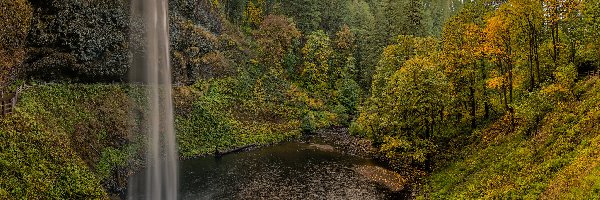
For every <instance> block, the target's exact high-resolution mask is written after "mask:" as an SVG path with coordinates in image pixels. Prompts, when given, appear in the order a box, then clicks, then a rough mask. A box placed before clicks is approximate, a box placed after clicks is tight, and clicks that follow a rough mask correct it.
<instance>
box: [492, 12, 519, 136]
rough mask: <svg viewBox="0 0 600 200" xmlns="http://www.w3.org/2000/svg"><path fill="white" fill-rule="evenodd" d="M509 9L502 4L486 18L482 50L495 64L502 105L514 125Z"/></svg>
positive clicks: (511, 38)
mask: <svg viewBox="0 0 600 200" xmlns="http://www.w3.org/2000/svg"><path fill="white" fill-rule="evenodd" d="M510 14H511V10H510V9H509V5H508V4H503V5H502V6H500V8H499V9H498V10H497V11H495V12H494V13H493V14H492V15H491V17H489V18H488V19H487V20H486V27H485V29H484V33H485V36H486V37H485V45H484V52H485V54H486V55H488V56H489V58H490V59H491V60H492V62H494V63H495V64H496V66H497V67H498V70H499V72H500V73H499V76H498V77H495V79H493V80H496V81H499V82H500V84H495V85H500V87H501V90H502V93H501V94H502V97H503V103H504V107H505V109H506V110H507V111H509V112H510V114H511V115H510V116H511V121H512V124H513V127H514V110H513V109H512V107H511V106H510V104H511V103H512V101H513V82H514V80H513V66H514V63H513V56H514V55H513V54H514V52H513V35H512V34H513V32H514V30H513V29H514V28H515V23H514V21H513V18H511V17H510Z"/></svg>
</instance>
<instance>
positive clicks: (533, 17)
mask: <svg viewBox="0 0 600 200" xmlns="http://www.w3.org/2000/svg"><path fill="white" fill-rule="evenodd" d="M509 6H510V10H511V13H512V18H513V19H514V20H515V22H516V25H518V29H517V33H516V34H517V35H518V38H523V39H521V40H519V42H520V43H521V45H520V46H525V47H526V51H527V53H526V54H527V68H528V71H529V90H530V91H531V90H533V88H534V87H537V85H539V83H540V81H541V79H542V78H541V74H540V54H539V46H540V44H539V43H540V35H541V28H542V26H543V19H544V13H543V12H544V10H543V7H542V2H540V1H532V0H510V1H509Z"/></svg>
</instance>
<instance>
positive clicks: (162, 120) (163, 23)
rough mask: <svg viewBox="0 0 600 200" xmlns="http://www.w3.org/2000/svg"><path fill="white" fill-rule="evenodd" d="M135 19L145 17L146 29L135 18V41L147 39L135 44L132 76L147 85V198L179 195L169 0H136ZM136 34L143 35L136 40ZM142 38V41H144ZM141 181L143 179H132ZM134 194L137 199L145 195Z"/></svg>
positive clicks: (134, 2)
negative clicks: (170, 57) (169, 30)
mask: <svg viewBox="0 0 600 200" xmlns="http://www.w3.org/2000/svg"><path fill="white" fill-rule="evenodd" d="M131 6H132V19H136V18H137V19H139V20H141V21H143V22H142V23H141V24H142V25H141V26H143V31H142V32H143V33H141V34H139V35H140V37H138V35H136V32H139V31H140V30H136V28H140V27H139V26H138V27H136V25H135V24H136V23H134V21H135V20H132V26H131V32H132V43H136V42H139V43H143V44H144V46H142V47H140V48H141V49H143V50H141V53H138V54H139V55H137V57H136V51H137V52H140V50H139V49H133V48H136V47H135V46H138V45H140V44H132V51H133V63H132V65H133V67H132V73H133V74H132V77H135V78H133V79H134V81H135V80H141V81H142V82H143V83H144V86H145V87H146V88H147V95H148V98H147V99H148V102H147V105H148V114H147V116H146V117H145V119H146V120H147V121H146V125H147V127H148V128H147V139H148V149H147V154H146V172H145V173H146V179H145V188H144V190H145V192H144V193H145V197H144V199H177V183H178V180H177V167H178V165H177V162H178V155H177V150H176V143H175V142H176V141H175V132H174V128H173V122H174V118H173V100H172V92H171V69H170V66H169V32H168V19H167V17H168V13H167V10H168V0H134V1H132V4H131ZM135 38H143V39H141V40H136V39H135ZM140 41H141V42H140ZM132 184H141V183H132ZM134 187H135V186H134ZM129 197H130V198H133V199H136V198H141V197H134V196H132V195H129Z"/></svg>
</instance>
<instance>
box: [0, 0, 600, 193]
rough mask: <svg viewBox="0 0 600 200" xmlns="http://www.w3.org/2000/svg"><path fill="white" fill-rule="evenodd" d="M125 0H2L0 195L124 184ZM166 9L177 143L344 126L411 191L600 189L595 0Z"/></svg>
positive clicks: (134, 163) (204, 144) (230, 141)
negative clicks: (11, 92)
mask: <svg viewBox="0 0 600 200" xmlns="http://www.w3.org/2000/svg"><path fill="white" fill-rule="evenodd" d="M131 9H135V8H130V5H129V1H127V0H47V1H42V0H0V19H1V21H0V38H2V40H1V42H0V68H1V70H2V71H1V73H0V85H1V86H2V87H3V88H9V89H10V88H15V87H17V86H20V85H23V84H25V85H27V87H26V88H28V89H27V90H25V91H24V94H23V97H22V98H21V99H20V100H19V103H18V105H17V111H16V113H15V114H13V115H11V116H9V117H7V118H3V119H1V120H2V122H1V123H0V124H1V125H0V141H1V142H0V169H2V170H1V171H0V177H1V178H0V197H15V198H21V197H23V198H45V197H49V198H106V197H107V196H108V195H119V194H121V195H122V194H123V193H124V192H125V187H126V181H127V176H129V175H130V174H131V173H133V171H135V168H138V167H140V165H142V164H141V163H143V162H142V161H141V159H142V158H141V157H140V156H139V154H140V152H143V151H144V150H143V148H144V147H142V146H143V145H139V141H141V140H143V139H141V138H136V137H133V136H132V135H133V134H131V132H135V130H141V128H143V127H138V126H136V125H135V124H136V123H135V121H136V120H139V116H142V115H141V114H140V113H142V112H144V109H143V106H144V105H142V104H141V103H140V102H141V100H140V99H142V98H143V97H141V96H142V95H141V92H140V88H139V87H138V86H132V85H128V84H126V83H127V82H128V79H129V77H130V68H131V63H135V61H133V60H132V54H133V53H136V52H140V51H143V47H141V46H140V45H141V43H137V42H135V41H138V40H139V38H131V36H132V35H135V34H133V31H140V30H142V28H140V27H139V26H140V24H141V23H140V21H139V20H140V19H138V18H136V17H135V16H130V14H129V13H130V10H131ZM169 20H170V41H171V62H172V63H171V64H172V69H173V70H172V76H173V80H174V83H173V84H174V88H175V96H174V102H175V106H176V110H175V112H176V130H177V138H178V146H179V152H180V155H181V157H182V158H191V157H195V156H201V155H206V154H210V153H212V152H213V151H214V150H215V149H223V150H226V149H230V148H233V147H239V146H244V145H248V144H272V143H277V142H280V141H284V140H290V139H293V138H297V137H299V136H300V135H302V134H310V133H312V132H314V131H315V130H317V129H320V128H325V127H330V126H346V127H349V128H350V133H351V134H352V135H354V136H357V137H363V138H367V139H369V140H371V141H372V142H373V145H374V146H375V147H376V149H377V151H378V153H379V157H381V158H382V159H384V160H385V161H386V162H387V163H389V165H390V166H391V167H393V168H394V169H396V170H398V171H399V172H401V174H403V175H404V176H406V177H408V178H409V179H410V180H411V181H410V182H411V183H413V184H412V185H411V186H410V187H411V188H413V190H414V191H415V192H413V193H414V195H415V196H416V197H417V198H427V199H429V198H433V199H438V198H576V199H581V198H592V197H594V196H597V195H598V194H599V193H600V179H599V177H600V165H599V164H600V161H598V160H599V158H600V152H598V149H600V148H598V147H599V145H600V132H599V131H598V130H600V127H599V124H600V110H599V108H600V91H598V90H599V88H600V85H598V84H600V83H599V81H600V80H599V77H598V76H597V75H593V74H594V72H597V71H598V70H599V69H600V68H599V67H598V66H599V65H600V40H598V39H599V38H600V37H599V36H600V35H599V34H600V32H599V31H598V30H600V2H597V1H594V0H474V1H464V2H463V1H459V0H329V1H322V0H293V1H284V0H210V1H209V0H171V1H169ZM590 74H591V75H590ZM595 74H598V73H595ZM109 97H111V98H109ZM113 110H120V111H122V112H113ZM132 116H134V117H132ZM132 121H133V122H132ZM81 143H86V144H89V145H88V146H81V145H78V144H81ZM57 149H60V151H56V150H57ZM30 163H38V165H37V166H33V165H30ZM75 183H76V184H75ZM100 185H102V186H103V188H104V190H102V188H100V187H99V186H100Z"/></svg>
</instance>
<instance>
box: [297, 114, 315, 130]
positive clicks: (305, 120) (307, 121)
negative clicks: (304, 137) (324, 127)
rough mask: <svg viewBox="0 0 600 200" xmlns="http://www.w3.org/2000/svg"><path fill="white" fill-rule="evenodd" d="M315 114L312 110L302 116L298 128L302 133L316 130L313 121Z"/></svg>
mask: <svg viewBox="0 0 600 200" xmlns="http://www.w3.org/2000/svg"><path fill="white" fill-rule="evenodd" d="M315 121H316V119H315V115H314V114H313V112H312V111H308V112H306V114H304V117H302V123H301V124H300V129H301V130H302V133H304V134H309V133H313V132H315V130H317V123H316V122H315Z"/></svg>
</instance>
